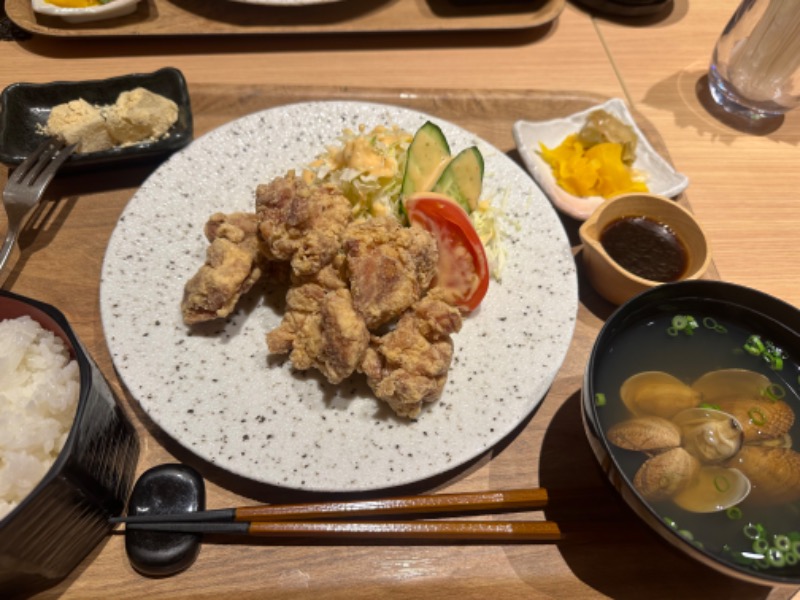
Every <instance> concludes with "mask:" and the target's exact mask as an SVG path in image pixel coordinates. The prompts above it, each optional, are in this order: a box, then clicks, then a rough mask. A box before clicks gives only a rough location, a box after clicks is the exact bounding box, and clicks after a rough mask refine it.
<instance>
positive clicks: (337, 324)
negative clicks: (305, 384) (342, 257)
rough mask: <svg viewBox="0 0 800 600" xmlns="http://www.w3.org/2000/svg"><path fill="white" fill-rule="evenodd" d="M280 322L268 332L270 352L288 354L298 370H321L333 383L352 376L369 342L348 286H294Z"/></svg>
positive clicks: (364, 325)
mask: <svg viewBox="0 0 800 600" xmlns="http://www.w3.org/2000/svg"><path fill="white" fill-rule="evenodd" d="M286 302H287V312H286V315H285V316H284V319H283V322H282V323H281V325H280V326H279V327H278V328H276V329H274V330H273V331H271V332H269V333H268V334H267V345H268V346H269V350H270V352H273V353H281V354H283V353H287V352H288V353H289V358H290V359H291V361H292V365H293V366H294V367H295V368H296V369H300V370H306V369H310V368H312V367H314V368H316V369H318V370H319V371H320V372H321V373H322V374H323V375H325V377H326V378H327V380H328V381H329V382H331V383H339V382H341V381H342V380H344V379H346V378H348V377H350V375H352V374H353V372H355V370H356V368H357V367H358V365H359V364H360V363H361V360H362V358H363V357H364V353H365V352H366V350H367V346H368V345H369V331H368V330H367V326H366V324H365V323H364V319H362V318H361V316H360V315H359V314H358V313H357V312H356V311H355V309H354V308H353V298H352V296H351V295H350V291H349V290H348V289H347V288H344V287H342V288H339V289H336V290H326V289H325V288H324V287H322V286H321V285H319V284H318V283H305V284H303V285H300V286H297V287H293V288H291V289H290V290H289V292H288V294H287V296H286Z"/></svg>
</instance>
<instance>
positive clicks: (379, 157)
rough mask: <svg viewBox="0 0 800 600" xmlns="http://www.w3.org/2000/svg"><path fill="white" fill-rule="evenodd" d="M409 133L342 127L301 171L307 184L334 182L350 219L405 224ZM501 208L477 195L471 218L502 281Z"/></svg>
mask: <svg viewBox="0 0 800 600" xmlns="http://www.w3.org/2000/svg"><path fill="white" fill-rule="evenodd" d="M413 139H414V136H413V134H411V133H409V132H407V131H404V130H402V129H400V128H399V127H397V126H396V125H393V126H391V127H386V126H383V125H378V126H377V127H375V128H373V129H371V130H370V131H367V130H366V127H365V126H363V125H361V126H359V128H358V131H357V132H355V131H353V130H351V129H345V130H344V131H343V132H342V135H341V136H340V137H339V140H338V141H339V144H338V145H332V146H329V147H328V148H327V149H326V151H325V152H324V153H322V154H320V155H319V156H317V158H316V159H315V160H314V161H313V162H312V163H311V164H310V165H309V167H308V169H307V170H306V172H305V173H304V176H305V177H306V179H307V180H308V182H309V183H312V182H316V183H330V184H333V185H335V186H337V187H338V188H339V189H340V190H341V191H342V193H343V194H344V195H345V197H346V198H347V199H348V200H350V203H351V204H352V206H353V217H354V218H368V217H377V216H383V215H393V216H394V217H395V218H396V219H397V220H399V221H400V222H402V223H407V219H406V217H405V213H404V211H403V209H402V206H401V203H400V190H401V189H402V185H403V175H404V174H405V170H406V159H407V157H408V147H409V146H410V145H411V141H412V140H413ZM505 216H506V215H505V211H504V210H502V209H501V208H499V207H497V206H493V205H492V203H491V202H490V201H489V200H481V202H480V203H479V204H478V207H477V208H476V209H475V210H474V211H472V214H471V215H470V220H471V221H472V224H473V226H474V227H475V231H476V232H477V233H478V236H479V237H480V238H481V242H483V247H484V249H485V250H486V258H487V260H488V261H489V272H490V273H491V275H492V277H493V278H494V279H496V280H497V281H500V278H501V274H502V271H503V268H504V267H505V264H506V250H505V245H504V240H505V233H504V231H503V220H504V219H505Z"/></svg>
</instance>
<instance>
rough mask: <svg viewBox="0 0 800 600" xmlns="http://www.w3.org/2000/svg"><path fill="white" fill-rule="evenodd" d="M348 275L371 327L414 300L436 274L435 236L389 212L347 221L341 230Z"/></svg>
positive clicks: (392, 315) (401, 311)
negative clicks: (403, 224)
mask: <svg viewBox="0 0 800 600" xmlns="http://www.w3.org/2000/svg"><path fill="white" fill-rule="evenodd" d="M344 251H345V254H346V255H347V269H348V279H349V280H350V290H351V292H352V294H353V303H354V305H355V307H356V310H357V311H358V312H359V313H360V314H361V315H362V316H363V317H364V320H365V321H366V322H367V327H369V329H370V330H374V329H376V328H378V327H380V326H381V325H383V324H385V323H388V322H389V321H393V320H394V319H396V318H397V317H398V316H400V315H401V314H402V313H403V312H405V311H406V310H407V309H408V308H409V307H410V306H412V305H413V304H414V303H415V302H417V301H418V300H419V299H420V298H421V297H422V295H423V294H424V293H425V291H426V290H427V289H428V286H429V285H430V283H431V280H432V279H433V277H434V275H435V274H436V268H437V263H438V260H439V252H438V249H437V245H436V240H435V239H434V238H433V236H432V235H431V234H430V233H428V232H427V231H425V230H424V229H422V228H420V227H403V226H402V225H400V223H398V222H397V220H396V219H394V218H392V217H383V218H375V219H370V220H367V221H361V222H358V223H351V224H350V225H348V227H347V229H346V230H345V233H344Z"/></svg>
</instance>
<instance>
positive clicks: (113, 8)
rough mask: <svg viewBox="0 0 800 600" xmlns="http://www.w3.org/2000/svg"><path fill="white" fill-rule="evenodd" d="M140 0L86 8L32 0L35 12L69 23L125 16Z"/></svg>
mask: <svg viewBox="0 0 800 600" xmlns="http://www.w3.org/2000/svg"><path fill="white" fill-rule="evenodd" d="M138 2H139V0H111V1H110V2H108V3H107V4H100V5H98V6H86V7H84V8H67V7H64V6H56V5H55V4H50V3H49V2H46V1H45V0H31V3H32V5H33V10H34V12H37V13H39V14H42V15H47V16H49V17H57V18H59V19H63V20H64V21H67V22H68V23H89V22H91V21H100V20H101V19H114V18H116V17H124V16H125V15H129V14H131V13H132V12H134V11H135V10H136V5H137V4H138Z"/></svg>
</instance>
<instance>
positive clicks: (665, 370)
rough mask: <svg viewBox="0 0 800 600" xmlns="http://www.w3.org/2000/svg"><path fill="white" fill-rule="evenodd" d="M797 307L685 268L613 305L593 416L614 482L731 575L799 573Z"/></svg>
mask: <svg viewBox="0 0 800 600" xmlns="http://www.w3.org/2000/svg"><path fill="white" fill-rule="evenodd" d="M798 365H800V311H798V310H797V309H796V308H795V307H793V306H791V305H789V304H787V303H785V302H782V301H780V300H778V299H776V298H774V297H772V296H769V295H767V294H764V293H761V292H759V291H756V290H753V289H750V288H746V287H742V286H738V285H734V284H730V283H724V282H719V281H703V280H697V281H684V282H679V283H670V284H664V285H662V286H659V287H657V288H654V289H652V290H649V291H647V292H644V293H642V294H640V295H638V296H636V297H634V298H632V299H631V300H629V301H628V302H626V303H625V304H623V305H622V306H621V307H620V308H619V309H617V311H616V312H615V313H614V314H613V315H612V316H611V317H610V318H609V319H608V321H607V322H606V324H605V325H604V326H603V328H602V330H601V331H600V333H599V335H598V337H597V339H596V341H595V344H594V347H593V349H592V352H591V355H590V357H589V362H588V365H587V368H586V373H585V376H584V384H583V390H582V402H581V408H582V415H583V422H584V427H585V429H586V433H587V435H588V438H589V442H590V444H591V446H592V449H593V451H594V453H595V455H596V456H597V459H598V461H599V462H600V465H601V466H602V468H603V470H604V471H606V473H607V475H608V477H609V479H610V481H611V483H612V485H613V486H614V487H615V488H616V489H617V490H618V491H619V493H620V494H621V496H622V497H623V498H624V500H625V501H626V502H627V504H628V505H629V506H630V507H631V508H632V509H633V510H634V512H636V513H637V514H638V515H639V516H640V517H641V518H642V519H643V520H644V521H645V522H646V523H648V524H649V525H650V527H652V528H653V529H654V530H655V531H656V532H658V534H660V535H661V537H663V538H664V539H665V540H666V541H667V542H669V543H670V544H672V545H673V546H675V547H676V548H678V549H679V550H681V551H682V552H684V553H686V554H687V555H689V556H691V557H692V558H694V559H696V560H698V561H700V562H702V563H703V564H705V565H707V566H709V567H711V568H713V569H716V570H717V571H720V572H722V573H725V574H727V575H729V576H732V577H735V578H738V579H741V580H745V581H749V582H751V583H757V584H760V585H769V586H794V587H797V586H798V585H800V419H798V418H797V416H800V380H798V376H799V375H800V367H799V366H798Z"/></svg>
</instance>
